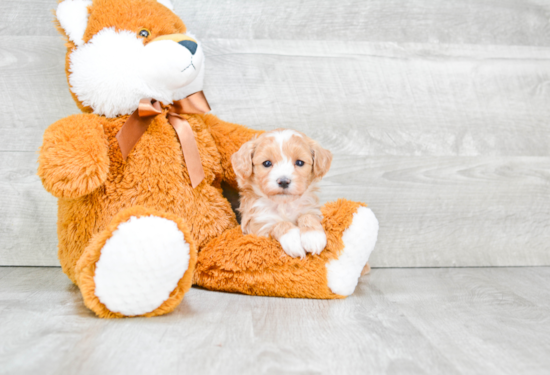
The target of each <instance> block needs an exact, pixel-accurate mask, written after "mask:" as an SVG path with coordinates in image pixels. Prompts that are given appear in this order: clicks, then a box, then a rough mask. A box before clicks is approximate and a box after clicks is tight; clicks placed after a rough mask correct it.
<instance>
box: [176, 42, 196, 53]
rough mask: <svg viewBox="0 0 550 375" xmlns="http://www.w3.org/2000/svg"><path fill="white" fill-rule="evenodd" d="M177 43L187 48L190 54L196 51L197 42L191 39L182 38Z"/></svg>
mask: <svg viewBox="0 0 550 375" xmlns="http://www.w3.org/2000/svg"><path fill="white" fill-rule="evenodd" d="M178 44H181V45H182V46H184V47H185V48H187V49H188V50H189V52H191V54H192V55H194V54H195V52H197V43H195V42H193V41H192V40H182V41H181V42H178Z"/></svg>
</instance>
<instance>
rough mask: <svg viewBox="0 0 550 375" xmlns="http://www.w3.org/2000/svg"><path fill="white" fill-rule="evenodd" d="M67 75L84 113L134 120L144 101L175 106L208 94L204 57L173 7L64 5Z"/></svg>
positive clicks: (128, 1)
mask: <svg viewBox="0 0 550 375" xmlns="http://www.w3.org/2000/svg"><path fill="white" fill-rule="evenodd" d="M56 18H57V21H58V28H59V30H60V31H61V32H62V33H63V34H64V35H65V36H66V37H67V40H68V43H67V60H66V70H67V77H68V80H69V85H70V89H71V92H72V94H73V97H74V98H75V100H76V101H77V103H78V105H79V106H80V108H81V109H83V110H84V111H86V112H94V113H96V114H99V115H105V116H107V117H116V116H118V115H125V114H130V113H132V112H133V111H135V110H136V108H137V107H138V104H139V101H140V99H144V98H154V99H156V100H159V101H161V102H163V103H166V104H168V103H171V102H173V101H174V100H179V99H183V98H185V97H187V96H188V95H190V94H193V93H195V92H197V91H200V90H202V85H203V77H204V53H203V50H202V48H201V44H200V43H199V41H197V40H196V39H195V38H194V37H193V36H192V35H190V34H189V33H187V31H186V27H185V24H184V23H183V22H182V20H181V19H180V18H179V17H178V16H177V15H176V14H175V13H174V12H173V8H172V4H171V2H170V0H63V1H61V2H60V3H59V5H58V7H57V11H56Z"/></svg>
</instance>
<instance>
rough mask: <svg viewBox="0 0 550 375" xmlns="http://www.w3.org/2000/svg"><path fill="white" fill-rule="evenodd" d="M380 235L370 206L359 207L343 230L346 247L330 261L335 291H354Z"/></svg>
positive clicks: (329, 275)
mask: <svg viewBox="0 0 550 375" xmlns="http://www.w3.org/2000/svg"><path fill="white" fill-rule="evenodd" d="M377 238H378V220H376V216H374V213H373V212H372V211H371V209H370V208H367V207H359V209H357V212H356V213H355V214H354V215H353V221H352V223H351V225H350V226H349V228H348V229H346V230H345V231H344V235H343V236H342V241H343V242H344V249H343V250H342V253H341V254H340V256H339V257H338V259H334V260H331V261H330V262H328V263H327V265H326V267H327V279H328V287H329V288H330V290H331V291H332V292H333V293H335V294H340V295H342V296H349V295H350V294H352V293H353V291H354V290H355V287H356V286H357V282H358V281H359V276H361V271H362V270H363V267H364V266H365V264H367V261H368V260H369V256H370V254H371V252H372V250H373V249H374V245H375V244H376V239H377Z"/></svg>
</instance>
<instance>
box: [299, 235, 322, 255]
mask: <svg viewBox="0 0 550 375" xmlns="http://www.w3.org/2000/svg"><path fill="white" fill-rule="evenodd" d="M300 239H301V241H302V247H303V248H304V250H305V251H307V252H308V253H312V254H314V255H316V254H321V251H323V249H324V248H325V247H326V246H327V235H326V234H325V232H324V231H319V230H308V231H306V232H302V233H301V235H300Z"/></svg>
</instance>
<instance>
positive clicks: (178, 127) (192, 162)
mask: <svg viewBox="0 0 550 375" xmlns="http://www.w3.org/2000/svg"><path fill="white" fill-rule="evenodd" d="M208 111H210V106H209V105H208V102H207V101H206V97H205V96H204V93H203V92H202V91H199V92H196V93H194V94H191V95H189V96H188V97H187V98H185V99H181V100H176V101H175V102H174V104H172V105H170V107H168V115H167V118H168V122H169V123H170V125H172V126H173V127H174V130H175V131H176V134H177V135H178V138H179V140H180V144H181V149H182V151H183V157H184V159H185V164H187V170H188V171H189V177H190V178H191V185H192V186H193V188H195V187H197V186H198V185H199V184H200V183H201V181H202V180H203V179H204V169H203V168H202V162H201V157H200V154H199V148H198V147H197V142H196V141H195V135H194V134H193V130H192V129H191V125H189V122H188V121H187V120H186V119H185V118H183V116H181V115H182V114H202V113H206V112H208ZM161 113H162V108H161V106H160V103H159V102H158V101H156V100H155V99H141V100H140V101H139V106H138V109H137V110H136V111H135V112H134V113H132V115H131V116H130V117H129V118H128V120H126V122H125V123H124V125H122V128H121V129H120V131H119V132H118V134H117V135H116V139H117V141H118V144H119V146H120V151H121V152H122V157H123V158H124V160H126V158H127V157H128V154H130V152H131V151H132V149H133V148H134V146H135V145H136V143H138V141H139V139H140V138H141V136H142V135H143V134H145V132H146V131H147V128H148V127H149V125H150V124H151V122H152V121H153V119H154V118H155V116H157V115H159V114H161Z"/></svg>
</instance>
